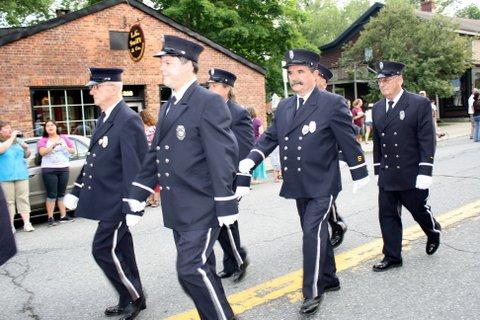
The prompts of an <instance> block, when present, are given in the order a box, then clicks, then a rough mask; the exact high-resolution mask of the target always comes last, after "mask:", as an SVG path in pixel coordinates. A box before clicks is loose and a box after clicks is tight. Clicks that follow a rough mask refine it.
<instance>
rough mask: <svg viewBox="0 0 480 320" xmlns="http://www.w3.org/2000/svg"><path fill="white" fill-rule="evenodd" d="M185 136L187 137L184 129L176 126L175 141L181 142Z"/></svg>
mask: <svg viewBox="0 0 480 320" xmlns="http://www.w3.org/2000/svg"><path fill="white" fill-rule="evenodd" d="M186 135H187V133H186V132H185V127H184V126H182V125H178V126H177V139H178V140H180V141H182V140H183V139H185V136H186Z"/></svg>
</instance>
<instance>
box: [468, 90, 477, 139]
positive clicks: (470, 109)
mask: <svg viewBox="0 0 480 320" xmlns="http://www.w3.org/2000/svg"><path fill="white" fill-rule="evenodd" d="M476 92H478V89H477V88H473V89H472V94H471V95H470V97H469V98H468V116H469V117H470V123H471V126H470V127H471V129H470V139H473V130H474V128H475V121H473V114H474V113H475V111H474V110H473V96H474V95H475V93H476Z"/></svg>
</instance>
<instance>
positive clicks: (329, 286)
mask: <svg viewBox="0 0 480 320" xmlns="http://www.w3.org/2000/svg"><path fill="white" fill-rule="evenodd" d="M338 290H340V282H334V283H330V284H327V285H326V286H325V287H324V288H323V291H324V292H331V291H338Z"/></svg>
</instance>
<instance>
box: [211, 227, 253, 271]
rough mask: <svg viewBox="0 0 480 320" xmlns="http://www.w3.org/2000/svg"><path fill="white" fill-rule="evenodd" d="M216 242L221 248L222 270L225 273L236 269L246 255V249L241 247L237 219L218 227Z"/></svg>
mask: <svg viewBox="0 0 480 320" xmlns="http://www.w3.org/2000/svg"><path fill="white" fill-rule="evenodd" d="M218 242H219V243H220V246H221V247H222V249H223V270H224V271H225V272H227V273H233V272H235V271H238V270H239V267H240V265H242V264H243V262H244V261H245V258H246V257H247V251H246V250H245V249H244V248H242V246H241V243H240V231H239V229H238V221H235V223H234V224H232V225H230V226H222V227H221V228H220V235H219V236H218Z"/></svg>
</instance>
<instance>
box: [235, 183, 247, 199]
mask: <svg viewBox="0 0 480 320" xmlns="http://www.w3.org/2000/svg"><path fill="white" fill-rule="evenodd" d="M249 192H250V187H240V186H237V190H235V197H237V199H239V198H241V197H243V196H246V195H247V194H248V193H249Z"/></svg>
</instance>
